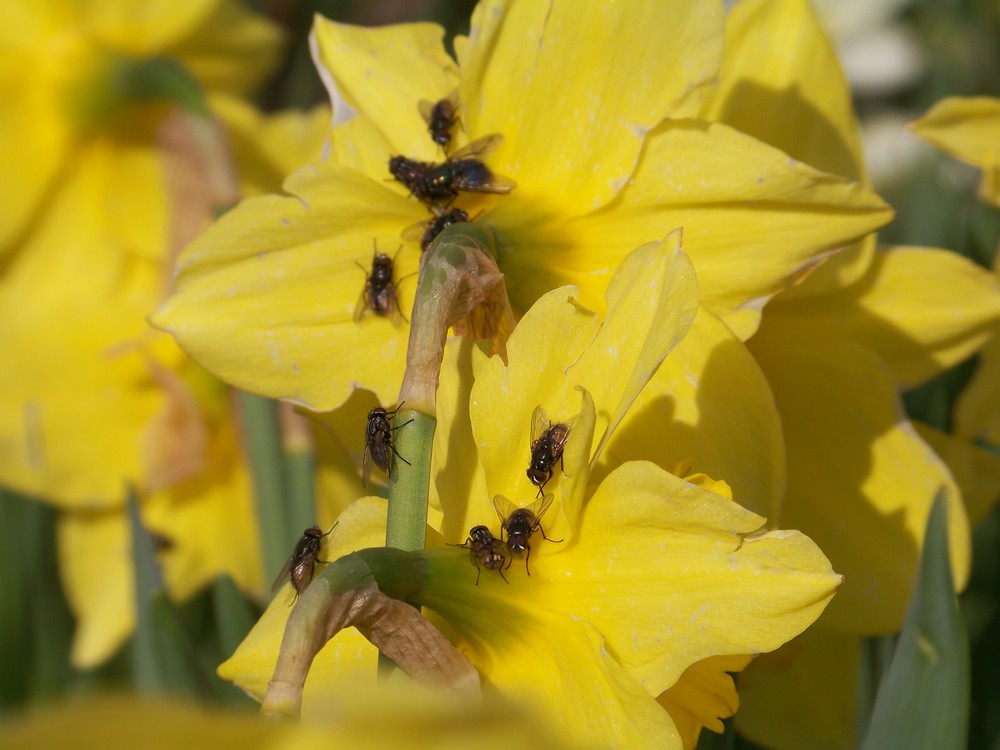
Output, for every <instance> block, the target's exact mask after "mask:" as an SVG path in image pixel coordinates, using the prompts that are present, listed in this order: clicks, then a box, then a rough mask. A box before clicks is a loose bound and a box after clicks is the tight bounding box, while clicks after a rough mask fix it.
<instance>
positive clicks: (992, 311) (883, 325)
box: [765, 247, 1000, 389]
mask: <svg viewBox="0 0 1000 750" xmlns="http://www.w3.org/2000/svg"><path fill="white" fill-rule="evenodd" d="M998 322H1000V282H998V280H997V278H996V276H994V275H993V274H991V273H989V272H988V271H986V270H984V269H983V268H981V267H979V266H977V265H976V264H974V263H972V262H971V261H968V260H966V259H965V258H963V257H961V256H960V255H958V254H956V253H953V252H950V251H947V250H937V249H933V248H918V247H893V248H889V249H888V250H887V251H883V252H879V253H878V254H877V255H875V256H874V258H873V263H872V266H871V267H870V269H869V271H868V273H867V274H866V276H865V278H864V282H863V283H862V284H859V285H858V286H857V287H856V288H848V289H844V290H843V291H842V292H841V293H839V294H836V295H824V296H822V297H816V298H815V299H812V300H800V301H797V302H792V303H787V302H785V300H783V299H782V298H780V297H779V298H778V299H777V300H775V302H774V304H773V305H772V306H771V307H769V308H768V315H767V322H766V323H765V326H766V327H770V328H772V330H771V331H770V332H769V333H768V335H769V336H771V337H772V338H775V337H779V338H783V339H784V340H786V341H809V340H812V339H814V338H816V336H817V332H818V331H822V336H821V338H822V339H823V340H824V341H831V340H839V341H851V342H855V343H858V344H861V345H863V346H866V347H868V348H869V349H871V350H872V351H873V352H876V353H878V355H879V356H880V357H881V358H882V359H883V360H885V362H886V363H888V364H889V366H890V367H892V370H893V374H894V377H895V379H896V381H897V382H898V383H900V385H901V386H902V387H903V388H904V389H905V388H909V387H913V386H915V385H918V384H920V383H922V382H923V381H925V380H927V379H929V378H931V377H933V376H934V375H937V374H939V373H941V372H943V371H944V370H945V369H947V368H948V367H952V366H954V365H956V364H958V363H959V362H961V361H962V360H964V359H966V358H968V357H970V356H972V354H974V353H975V352H976V351H978V350H979V349H980V348H981V347H982V346H983V344H985V343H986V341H987V340H988V339H989V338H990V337H991V336H992V334H993V332H994V331H995V330H996V326H997V323H998Z"/></svg>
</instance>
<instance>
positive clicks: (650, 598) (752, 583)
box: [220, 232, 841, 748]
mask: <svg viewBox="0 0 1000 750" xmlns="http://www.w3.org/2000/svg"><path fill="white" fill-rule="evenodd" d="M679 234H680V233H679V232H675V233H674V234H672V235H671V236H670V237H668V238H667V240H665V241H664V242H663V243H654V244H651V245H647V246H644V247H642V248H640V249H639V250H636V251H635V252H634V253H633V254H631V255H630V256H629V257H628V258H627V259H626V260H625V262H624V263H623V264H622V265H621V267H620V268H619V270H618V271H617V273H616V274H615V276H614V277H613V278H612V280H611V282H610V285H609V287H608V292H607V304H606V306H607V311H608V312H607V316H606V318H605V319H604V320H603V322H602V321H601V320H600V317H599V316H598V315H597V314H595V313H594V312H592V311H591V310H588V309H587V308H586V307H584V306H583V305H582V303H581V302H580V301H579V297H578V292H577V290H576V289H574V288H572V287H564V288H559V289H556V290H554V291H552V292H549V293H548V294H545V295H543V296H542V297H541V298H540V299H539V300H538V302H536V303H535V305H534V306H533V307H532V308H531V309H530V310H529V311H528V312H527V313H526V314H525V316H524V317H523V318H522V320H521V321H520V323H519V324H518V325H517V327H516V328H515V329H514V332H513V334H512V335H511V337H510V339H509V341H508V347H507V363H506V364H505V363H504V362H503V361H502V360H501V359H500V358H499V357H498V356H494V357H493V358H487V357H486V356H485V355H484V354H482V353H481V352H480V351H479V350H475V349H473V348H472V347H470V346H469V345H468V343H464V344H460V343H459V342H457V341H453V342H452V344H451V346H449V354H448V355H447V356H448V358H449V359H450V360H452V364H453V365H454V366H452V365H446V366H445V368H444V369H443V370H442V379H441V385H440V398H439V404H440V405H441V411H446V410H447V411H449V415H448V417H447V418H442V420H441V422H440V425H441V428H440V430H439V432H438V434H436V435H435V449H434V454H433V455H434V458H433V464H432V475H433V476H434V481H435V485H436V488H437V499H436V501H435V502H436V504H437V506H438V508H439V510H440V520H439V521H437V522H436V526H437V527H438V529H439V530H440V531H441V534H442V536H443V539H444V540H445V541H448V542H451V543H461V542H463V541H464V540H465V539H466V538H467V537H468V535H469V533H470V531H469V529H470V527H471V526H473V525H480V524H483V525H486V526H488V527H489V528H490V529H491V530H492V531H493V532H495V535H496V536H499V534H500V527H499V523H500V521H499V519H498V518H497V515H496V511H495V510H494V506H493V505H492V504H491V499H492V498H494V497H495V496H496V495H504V496H507V497H509V498H510V499H511V501H512V502H513V503H514V504H515V505H517V506H526V505H527V506H529V507H537V506H530V504H531V503H532V502H533V501H534V500H535V499H536V492H537V490H538V488H537V487H535V486H534V485H533V484H531V483H530V482H529V481H528V479H527V477H526V475H525V469H526V467H527V466H528V459H529V456H530V451H529V445H528V434H529V430H530V425H531V422H532V415H533V413H534V412H535V410H536V408H537V407H538V406H542V407H543V408H544V409H545V410H546V412H547V413H548V414H549V415H550V417H551V419H552V420H556V421H560V422H566V423H568V424H570V425H571V427H570V433H569V435H568V439H567V441H566V444H565V449H564V453H563V456H562V462H561V464H559V463H557V464H556V465H555V466H554V476H553V477H552V478H551V479H550V480H549V482H548V483H547V484H546V486H545V490H544V491H545V492H546V493H551V494H552V495H553V496H556V497H557V498H558V499H556V500H555V501H554V503H553V505H552V506H551V508H550V509H549V510H548V512H546V513H544V515H542V516H541V517H540V518H539V521H540V524H541V530H542V531H544V532H545V534H544V536H543V535H542V534H541V533H535V534H533V535H532V536H531V538H530V549H529V552H528V555H526V556H525V558H524V559H513V560H511V566H510V567H509V568H507V569H506V570H505V571H497V570H492V569H488V568H486V569H483V570H479V571H477V570H476V567H475V566H474V565H473V564H470V553H469V551H467V550H455V549H451V548H447V547H445V548H440V547H439V548H437V549H431V550H428V551H426V552H422V553H406V554H412V555H415V556H416V557H414V558H413V559H414V560H419V563H417V569H419V571H420V572H419V574H418V575H420V576H422V578H421V584H420V586H419V590H418V592H417V594H416V601H418V602H419V603H420V604H422V605H423V606H424V607H425V608H426V609H427V610H428V611H429V612H430V613H433V615H434V616H435V617H436V618H438V620H439V621H440V622H441V623H442V627H443V628H445V630H446V632H448V633H450V634H451V637H452V638H453V640H454V641H455V642H456V644H457V645H458V646H459V649H460V650H461V651H462V653H463V654H465V656H466V657H467V658H468V659H469V660H470V661H471V662H472V663H473V665H475V667H476V668H477V669H478V670H479V672H480V673H481V674H482V676H483V677H484V678H485V679H486V680H488V681H489V683H490V684H492V685H494V686H495V687H496V688H497V689H498V690H499V691H500V693H501V694H502V695H503V696H504V697H505V699H507V700H509V701H512V702H514V703H515V704H517V705H520V706H523V707H524V708H525V709H526V710H529V711H533V712H537V713H538V714H539V715H540V716H543V717H545V718H546V721H547V723H548V725H549V726H550V728H552V729H553V730H554V731H555V732H556V734H557V735H558V736H562V737H565V738H567V739H568V740H569V741H570V743H571V744H573V745H574V746H587V747H589V746H595V747H646V746H657V747H676V748H681V747H687V748H690V747H693V745H694V743H695V741H696V740H697V736H698V733H699V731H700V729H701V727H702V726H710V727H712V728H716V729H721V724H720V722H719V717H720V716H726V715H729V713H731V712H732V710H734V708H735V706H736V704H737V701H736V696H735V691H734V688H733V684H732V680H731V678H730V677H729V676H728V675H727V674H726V671H728V670H739V669H741V668H742V667H743V666H745V664H746V662H747V661H748V659H749V655H750V654H754V653H758V652H761V651H769V650H772V649H774V648H776V647H777V646H778V645H780V644H781V643H783V642H785V641H786V640H788V639H789V638H790V637H792V636H793V635H794V634H796V633H799V632H801V631H802V630H803V629H804V628H805V627H807V626H808V625H809V624H810V623H811V622H812V621H813V620H814V619H815V618H816V617H817V616H818V615H819V613H820V612H821V611H822V609H823V607H824V606H825V605H826V603H827V602H828V601H829V599H830V597H831V596H832V595H833V593H834V592H835V590H836V589H837V587H838V586H839V584H840V581H841V579H840V576H838V575H836V574H834V573H833V572H832V571H831V570H830V566H829V563H828V562H827V561H826V559H825V557H824V556H823V555H822V553H821V552H820V551H819V549H818V548H817V547H816V546H815V545H814V544H813V543H812V542H811V541H810V540H809V539H807V538H806V537H804V536H802V535H801V534H799V533H797V532H789V531H771V532H766V531H764V530H763V528H762V527H763V526H764V523H765V519H764V518H762V517H760V516H758V515H756V514H754V513H752V512H750V511H747V510H745V509H744V508H742V507H740V506H739V505H737V504H736V503H734V502H733V501H732V500H731V499H730V497H729V496H728V488H727V487H725V485H724V484H719V483H712V482H706V481H704V480H698V481H702V482H703V483H704V484H705V485H706V486H700V485H699V484H696V483H694V482H689V481H685V480H683V479H680V478H678V477H676V476H674V475H672V474H670V473H668V472H667V471H665V470H663V469H661V468H659V467H657V466H655V465H654V464H652V463H649V462H645V461H630V462H626V463H623V464H621V465H619V466H617V467H615V468H613V469H612V470H611V471H610V472H609V473H607V474H606V475H605V476H604V477H603V478H601V479H600V480H599V482H595V481H594V479H595V478H596V477H595V476H594V475H593V474H592V467H593V466H595V465H596V463H597V461H598V459H599V458H600V454H601V452H602V450H603V448H604V446H605V445H606V444H608V441H609V440H610V439H611V436H612V434H613V432H614V430H615V429H616V427H617V426H618V425H619V424H621V423H623V418H625V417H626V414H627V412H628V409H629V407H630V405H631V404H632V402H633V401H634V399H635V397H636V395H637V394H638V393H639V392H640V391H641V389H642V388H643V387H644V386H645V384H646V383H647V382H648V381H649V379H650V378H651V377H652V376H653V373H654V372H655V371H656V369H657V367H658V366H659V365H660V363H661V362H662V361H663V359H664V358H665V357H667V355H668V354H669V353H671V352H672V351H676V347H677V346H678V344H679V342H680V341H681V340H682V339H683V337H684V335H685V334H686V333H687V332H688V331H689V330H690V327H691V325H692V321H693V319H694V316H695V314H696V312H697V310H698V304H697V303H698V300H697V284H696V281H695V278H694V274H693V271H692V267H691V263H690V261H689V259H688V258H687V256H686V255H684V254H683V253H682V252H681V251H680V250H679ZM698 314H700V313H698ZM626 330H627V331H629V332H630V335H623V332H624V331H626ZM671 356H672V355H671ZM463 361H464V364H463ZM470 369H471V373H472V377H471V378H470V377H467V375H468V374H469V371H470ZM470 385H471V391H470V390H469V388H470ZM446 405H449V406H446ZM439 416H440V414H439ZM693 479H697V478H694V477H693ZM385 516H386V509H385V504H384V502H383V501H381V500H377V499H375V498H366V499H362V500H359V501H357V502H356V503H354V504H353V505H352V506H351V507H350V508H348V510H347V511H345V513H344V514H342V516H341V518H340V523H339V524H338V526H337V527H336V528H335V529H334V530H333V531H332V532H331V534H330V537H329V539H328V540H327V541H326V542H325V543H324V544H325V546H324V551H323V554H324V556H325V559H334V558H336V557H337V556H338V555H342V554H345V553H347V552H350V551H351V550H355V549H358V548H362V547H365V546H368V545H371V544H373V543H380V542H381V538H382V535H383V534H384V527H385ZM433 538H434V539H437V538H438V537H437V535H434V536H433ZM507 552H508V553H509V549H507ZM501 572H502V573H503V575H501ZM290 598H291V593H290V592H289V593H288V594H287V595H286V596H279V597H278V598H277V599H276V600H275V601H274V602H273V603H272V605H271V607H270V608H269V609H268V611H267V612H266V613H265V614H264V616H263V618H262V619H261V621H260V622H259V623H258V624H257V626H256V627H255V628H254V630H253V631H252V632H251V634H250V635H249V636H248V638H247V640H246V641H244V643H243V644H242V645H241V647H240V648H239V649H238V651H237V653H236V654H235V655H234V656H233V658H232V659H230V660H229V661H228V662H226V663H225V664H223V665H222V667H220V674H221V675H223V676H224V677H226V678H227V679H232V680H234V681H235V682H236V683H237V684H239V685H240V686H241V687H243V688H244V689H246V690H248V691H249V692H250V693H251V694H254V695H257V696H258V697H260V696H262V695H263V692H264V691H265V689H266V686H267V683H268V680H269V679H270V678H271V673H272V671H273V670H274V665H275V660H276V658H277V652H278V647H279V644H280V643H281V638H282V630H283V628H284V626H285V623H286V621H287V620H288V616H289V607H288V606H287V605H288V601H289V600H290ZM374 661H375V653H374V648H373V647H371V646H369V645H367V644H366V643H365V642H364V641H363V640H362V639H361V638H360V637H359V636H358V635H357V634H356V633H354V632H353V631H352V632H346V633H341V634H338V635H337V637H335V638H334V639H333V640H332V641H331V642H330V643H329V644H327V646H326V647H325V648H324V649H323V650H322V651H321V652H320V653H319V654H318V655H317V657H316V659H315V661H314V662H313V665H312V668H311V671H310V674H309V680H308V681H307V683H306V689H305V694H304V696H303V709H302V710H303V715H304V716H306V717H312V716H315V715H318V714H321V713H323V712H324V711H329V710H330V703H331V701H333V702H336V701H337V700H338V698H337V695H338V694H339V693H340V692H341V691H342V690H344V689H345V687H346V686H348V685H356V684H357V682H358V680H359V679H361V680H362V682H364V681H365V680H370V679H373V676H374ZM658 698H659V699H660V700H659V701H657V699H658Z"/></svg>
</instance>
